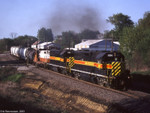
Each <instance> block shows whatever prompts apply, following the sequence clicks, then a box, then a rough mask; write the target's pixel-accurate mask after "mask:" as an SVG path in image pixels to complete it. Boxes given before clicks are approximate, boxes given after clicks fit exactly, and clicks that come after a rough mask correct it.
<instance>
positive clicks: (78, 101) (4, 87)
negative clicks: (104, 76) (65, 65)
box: [0, 71, 107, 113]
mask: <svg viewBox="0 0 150 113" xmlns="http://www.w3.org/2000/svg"><path fill="white" fill-rule="evenodd" d="M21 73H23V74H24V77H23V78H21V79H20V80H19V81H17V83H14V82H11V81H4V82H1V83H0V92H1V93H0V96H1V100H2V103H3V104H1V105H2V106H1V105H0V110H7V111H8V110H16V111H18V112H20V111H19V110H22V112H23V111H25V112H26V113H51V112H53V113H58V112H72V113H76V112H82V113H83V112H94V113H99V112H105V111H106V109H107V106H106V105H103V104H101V102H99V101H98V100H96V99H95V101H94V98H92V97H88V95H85V94H83V93H81V92H79V91H75V90H71V89H69V88H68V86H66V85H60V84H58V83H56V82H54V81H53V80H48V81H45V80H42V79H41V78H40V77H39V76H38V75H35V74H34V73H31V72H23V71H22V72H21Z"/></svg>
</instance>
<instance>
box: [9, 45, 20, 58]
mask: <svg viewBox="0 0 150 113" xmlns="http://www.w3.org/2000/svg"><path fill="white" fill-rule="evenodd" d="M19 48H20V47H17V46H13V47H11V48H10V53H11V54H12V55H14V56H16V57H19V54H18V51H19Z"/></svg>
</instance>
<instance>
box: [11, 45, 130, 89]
mask: <svg viewBox="0 0 150 113" xmlns="http://www.w3.org/2000/svg"><path fill="white" fill-rule="evenodd" d="M10 51H11V54H12V55H14V56H16V57H19V58H21V59H24V60H26V61H28V62H30V63H34V64H35V65H37V66H38V65H43V66H44V67H47V68H49V69H51V70H53V71H57V72H60V73H63V74H66V75H69V76H72V77H75V78H78V79H80V78H81V75H83V74H84V75H85V76H87V77H89V78H90V80H91V81H92V82H94V83H96V84H99V85H103V86H108V87H111V88H115V89H127V88H128V87H129V86H130V84H131V77H130V72H129V70H126V67H125V59H124V56H123V54H122V53H120V52H117V51H113V52H111V51H84V50H80V51H74V50H70V49H65V50H63V51H61V50H60V49H46V50H35V49H32V48H20V47H11V50H10Z"/></svg>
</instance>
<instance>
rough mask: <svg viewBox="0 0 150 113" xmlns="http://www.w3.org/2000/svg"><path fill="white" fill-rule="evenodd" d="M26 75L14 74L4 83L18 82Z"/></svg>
mask: <svg viewBox="0 0 150 113" xmlns="http://www.w3.org/2000/svg"><path fill="white" fill-rule="evenodd" d="M23 76H24V75H23V74H20V73H19V74H14V75H10V76H8V77H7V78H5V79H3V81H12V82H18V81H19V80H20V79H21V78H22V77H23Z"/></svg>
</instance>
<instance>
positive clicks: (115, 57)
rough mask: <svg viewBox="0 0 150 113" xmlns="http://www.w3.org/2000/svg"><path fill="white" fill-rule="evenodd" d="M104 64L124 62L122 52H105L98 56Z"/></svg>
mask: <svg viewBox="0 0 150 113" xmlns="http://www.w3.org/2000/svg"><path fill="white" fill-rule="evenodd" d="M97 59H98V60H101V61H102V62H112V61H120V62H122V61H124V56H123V55H122V54H121V53H120V52H103V53H100V54H99V55H98V56H97Z"/></svg>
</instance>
